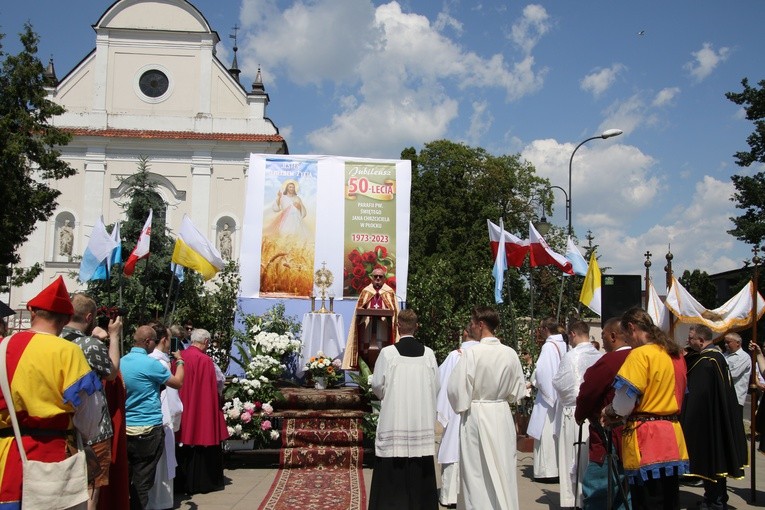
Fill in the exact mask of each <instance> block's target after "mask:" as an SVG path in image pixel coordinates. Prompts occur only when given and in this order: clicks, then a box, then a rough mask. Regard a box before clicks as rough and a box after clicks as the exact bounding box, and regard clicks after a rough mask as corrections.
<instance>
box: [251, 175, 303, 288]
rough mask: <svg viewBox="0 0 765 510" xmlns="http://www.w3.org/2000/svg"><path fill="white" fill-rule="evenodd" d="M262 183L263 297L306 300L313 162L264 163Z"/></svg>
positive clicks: (261, 258) (261, 275)
mask: <svg viewBox="0 0 765 510" xmlns="http://www.w3.org/2000/svg"><path fill="white" fill-rule="evenodd" d="M264 184H265V185H264V187H263V195H264V200H263V202H264V204H266V207H265V208H264V210H263V222H262V224H263V235H262V242H261V247H260V250H261V251H260V260H261V269H260V292H261V295H263V296H264V297H266V296H270V297H292V296H307V295H309V294H310V293H311V289H312V287H313V267H314V265H313V264H314V246H315V244H316V240H315V236H316V161H290V160H268V161H266V171H265V176H264Z"/></svg>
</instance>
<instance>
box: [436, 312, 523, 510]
mask: <svg viewBox="0 0 765 510" xmlns="http://www.w3.org/2000/svg"><path fill="white" fill-rule="evenodd" d="M497 326H499V316H498V315H497V312H496V311H495V310H493V309H492V308H488V307H476V308H474V309H473V313H472V317H471V320H470V331H471V334H472V336H473V337H474V338H478V339H480V344H478V345H476V346H474V347H472V348H470V349H468V350H466V351H465V352H464V353H463V354H462V357H461V359H460V360H459V361H458V362H457V365H456V366H455V367H454V371H453V372H452V375H451V377H450V378H449V386H448V394H449V402H450V403H451V404H452V408H453V409H454V410H455V411H456V412H457V413H459V414H460V415H461V416H460V462H459V466H460V493H459V495H458V497H457V508H465V509H466V510H485V509H489V508H491V509H493V510H515V509H518V508H519V506H518V480H517V470H518V453H517V450H516V435H515V424H514V423H513V416H512V414H511V412H510V406H509V405H508V404H512V403H513V402H517V401H518V400H520V399H521V398H523V395H524V393H525V391H526V381H525V379H524V377H523V368H522V367H521V362H520V360H519V359H518V354H517V353H516V352H515V351H514V350H513V349H512V348H510V347H508V346H506V345H502V344H501V343H500V341H499V339H498V338H496V337H495V336H494V331H495V330H496V329H497Z"/></svg>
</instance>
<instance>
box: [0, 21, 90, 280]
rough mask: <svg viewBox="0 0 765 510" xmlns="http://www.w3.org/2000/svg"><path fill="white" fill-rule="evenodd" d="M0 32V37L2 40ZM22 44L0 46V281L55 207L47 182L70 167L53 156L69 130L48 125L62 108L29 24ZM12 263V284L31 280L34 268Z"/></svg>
mask: <svg viewBox="0 0 765 510" xmlns="http://www.w3.org/2000/svg"><path fill="white" fill-rule="evenodd" d="M2 37H3V36H2V35H1V34H0V40H2ZM20 40H21V44H22V45H23V49H22V50H21V51H20V52H19V53H18V54H17V55H9V54H7V53H5V52H3V51H2V45H0V57H2V67H1V68H0V170H1V171H2V174H3V177H2V179H0V196H2V197H3V201H4V203H3V207H2V208H0V277H2V278H0V281H7V280H6V278H7V277H8V276H9V274H10V273H11V269H10V266H13V265H15V264H18V263H19V260H20V257H19V254H18V249H19V247H20V246H21V245H22V244H23V243H24V242H25V241H26V240H27V239H28V238H29V235H30V234H31V233H32V232H33V231H34V230H35V228H36V225H37V222H38V221H46V220H47V219H48V218H50V216H51V215H52V214H53V211H54V210H55V209H56V205H57V203H56V199H57V197H58V196H59V194H60V192H59V191H58V190H57V189H55V188H54V187H52V186H51V182H52V181H56V180H59V179H63V178H65V177H68V176H70V175H73V174H74V173H75V171H74V170H73V169H72V168H70V167H69V165H68V164H67V163H66V162H64V161H62V160H61V159H59V157H60V156H61V153H60V152H59V151H58V150H57V149H56V148H55V147H60V146H62V145H66V144H67V143H69V140H70V135H69V134H68V133H66V132H65V131H62V130H61V129H59V128H57V127H55V126H53V125H51V123H50V120H51V119H52V118H53V117H55V116H57V115H61V114H62V113H64V109H63V108H62V107H61V106H59V105H57V104H56V103H54V102H52V101H50V100H49V99H48V97H47V93H46V91H45V79H44V77H43V71H44V67H43V64H42V62H40V59H38V58H37V44H38V42H39V38H38V36H37V35H36V34H35V33H34V32H33V31H32V26H31V25H30V24H28V23H27V24H25V25H24V31H23V32H22V33H21V34H20ZM41 271H42V267H41V266H40V265H39V264H36V265H35V266H33V267H31V268H14V270H13V276H14V278H13V284H14V285H19V284H21V283H24V282H27V281H31V279H34V278H35V277H36V276H37V275H38V274H40V272H41Z"/></svg>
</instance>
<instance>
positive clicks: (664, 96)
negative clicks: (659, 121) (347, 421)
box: [651, 87, 680, 107]
mask: <svg viewBox="0 0 765 510" xmlns="http://www.w3.org/2000/svg"><path fill="white" fill-rule="evenodd" d="M679 93H680V87H666V88H663V89H661V90H660V91H659V93H658V94H656V97H654V98H653V102H652V103H651V106H653V107H660V106H666V105H668V104H672V101H673V100H674V99H675V97H676V96H677V95H678V94H679Z"/></svg>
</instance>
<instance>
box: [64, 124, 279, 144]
mask: <svg viewBox="0 0 765 510" xmlns="http://www.w3.org/2000/svg"><path fill="white" fill-rule="evenodd" d="M62 129H63V130H64V131H66V132H68V133H71V134H72V135H74V136H100V137H112V138H143V139H165V140H168V139H169V140H213V141H223V142H281V143H283V142H284V138H283V137H282V135H264V134H256V133H252V134H250V133H198V132H194V131H158V130H146V129H90V128H72V127H62Z"/></svg>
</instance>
